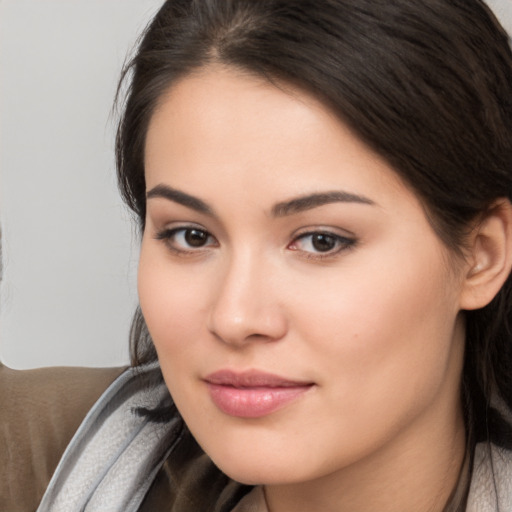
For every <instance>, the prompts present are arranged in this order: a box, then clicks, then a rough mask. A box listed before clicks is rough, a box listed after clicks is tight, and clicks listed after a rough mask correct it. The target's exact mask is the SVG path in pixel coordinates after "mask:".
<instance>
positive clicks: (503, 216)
mask: <svg viewBox="0 0 512 512" xmlns="http://www.w3.org/2000/svg"><path fill="white" fill-rule="evenodd" d="M470 242H471V243H470V247H471V249H470V254H469V255H468V257H467V262H468V266H467V272H466V275H465V276H464V283H463V288H462V293H461V301H460V308H461V309H466V310H471V309H479V308H483V307H484V306H486V305H487V304H489V302H491V301H492V299H493V298H494V297H495V296H496V294H497V293H498V292H499V290H500V289H501V287H502V286H503V284H504V283H505V281H506V279H507V277H508V276H509V274H510V271H511V268H512V205H511V203H510V201H509V200H508V199H499V200H498V201H496V202H494V203H493V205H492V206H491V207H490V208H489V209H488V210H487V211H486V212H485V213H484V214H483V217H482V218H481V220H480V221H479V222H478V224H477V225H476V226H475V228H474V230H473V233H472V234H471V240H470Z"/></svg>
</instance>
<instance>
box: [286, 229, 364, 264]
mask: <svg viewBox="0 0 512 512" xmlns="http://www.w3.org/2000/svg"><path fill="white" fill-rule="evenodd" d="M314 236H320V237H325V238H328V239H331V241H332V242H334V244H335V248H333V249H329V250H327V251H318V252H314V251H305V250H302V251H301V252H302V256H303V257H305V258H307V259H316V260H323V259H327V258H333V257H335V256H336V255H338V254H339V253H340V252H343V251H346V250H349V249H353V248H354V247H355V245H356V243H357V241H356V239H355V238H349V237H346V236H342V235H338V234H337V233H333V232H332V231H327V230H321V229H319V230H314V231H308V232H306V233H302V234H300V235H299V236H297V237H295V238H294V239H293V241H292V242H291V243H290V244H289V245H288V249H290V250H292V251H300V250H301V249H298V248H296V247H294V246H296V245H297V243H298V242H299V241H303V240H305V239H307V238H311V237H314ZM313 243H314V242H313V241H311V242H310V244H311V245H312V244H313Z"/></svg>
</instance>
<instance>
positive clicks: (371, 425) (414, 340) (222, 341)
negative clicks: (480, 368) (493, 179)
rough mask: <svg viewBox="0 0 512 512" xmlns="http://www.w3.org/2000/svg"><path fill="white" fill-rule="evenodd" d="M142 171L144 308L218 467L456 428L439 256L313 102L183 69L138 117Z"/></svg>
mask: <svg viewBox="0 0 512 512" xmlns="http://www.w3.org/2000/svg"><path fill="white" fill-rule="evenodd" d="M146 181H147V197H148V200H147V220H146V228H145V232H144V237H143V242H142V252H141V258H140V268H139V293H140V302H141V306H142V310H143V313H144V317H145V319H146V321H147V324H148V327H149V330H150V332H151V335H152V337H153V340H154V343H155V346H156V350H157V352H158V357H159V360H160V363H161V367H162V371H163V375H164V377H165V381H166V383H167V385H168V387H169V390H170V392H171V394H172V396H173V398H174V400H175V402H176V405H177V407H178V409H179V411H180V412H181V414H182V416H183V418H184V420H185V421H186V423H187V425H188V426H189V428H190V430H191V432H192V433H193V435H194V436H195V438H196V439H197V440H198V442H199V443H200V445H201V446H202V447H203V449H204V450H205V451H206V452H207V453H208V454H209V455H210V456H211V457H212V459H213V460H214V462H215V463H216V464H217V465H218V466H219V467H220V468H221V469H222V470H224V471H225V472H226V473H227V474H228V475H230V476H232V477H233V478H235V479H237V480H239V481H242V482H246V483H267V484H268V483H290V482H305V481H308V480H314V479H317V478H321V477H325V476H328V475H333V474H336V473H337V472H342V471H348V470H350V468H354V467H356V466H358V465H362V464H363V465H364V464H365V463H370V462H371V463H372V464H376V463H377V462H376V461H377V460H389V459H390V457H395V458H397V457H398V458H399V457H401V456H402V455H403V453H402V452H407V453H409V454H410V453H420V452H418V450H420V451H421V450H422V449H423V448H425V449H427V448H428V447H430V448H429V449H431V446H432V442H433V440H435V439H436V438H437V437H439V435H442V433H443V431H444V430H445V429H449V428H451V427H452V426H453V423H454V422H456V421H457V418H458V413H459V381H460V375H461V365H462V362H461V361H462V353H463V338H464V333H463V327H462V321H461V320H460V317H459V309H460V308H459V295H460V293H461V287H462V279H461V277H460V274H461V272H460V271H459V270H458V269H457V268H458V267H457V262H456V261H454V258H453V256H452V255H451V254H450V253H449V251H448V250H447V249H446V248H445V247H444V246H443V244H442V243H441V242H440V240H439V239H438V237H437V236H436V234H435V233H434V232H433V230H432V228H431V226H430V225H429V223H428V221H427V219H426V216H425V214H424V211H423V209H422V206H421V204H420V202H419V201H418V198H417V197H416V196H415V194H414V193H412V192H411V190H410V189H409V188H408V187H406V186H405V185H404V184H403V182H402V181H401V180H400V179H399V178H398V177H397V175H396V174H395V173H394V172H393V170H392V169H391V168H390V167H389V165H387V164H386V162H384V161H383V160H382V159H381V158H380V157H379V156H377V155H376V154H375V153H374V152H372V151H371V150H369V149H368V147H366V146H365V145H364V144H363V143H362V142H361V141H360V140H358V138H356V137H355V136H354V135H353V134H352V133H351V132H350V130H349V129H348V128H347V127H346V126H345V125H344V124H342V123H341V122H340V121H339V120H338V119H337V118H336V117H335V116H334V115H332V113H331V112H330V111H329V110H328V109H327V108H326V107H325V106H323V105H322V104H321V103H320V102H318V101H317V100H315V99H314V98H313V97H311V96H309V95H308V94H305V93H304V92H301V91H299V90H297V89H294V88H292V87H289V88H286V87H285V88H284V89H280V88H277V87H276V86H274V85H271V84H269V83H268V82H265V81H263V80H262V79H259V78H255V77H253V76H248V75H243V74H241V73H240V72H237V71H232V70H228V69H222V68H212V69H206V70H203V71H202V72H201V73H198V74H195V75H192V76H189V77H187V78H185V79H183V80H182V81H181V82H179V83H178V84H177V85H175V86H174V87H173V88H172V89H171V90H170V91H169V92H168V94H167V95H166V96H165V97H164V98H163V99H162V102H161V104H160V106H159V108H158V109H157V110H156V112H155V114H154V116H153V118H152V121H151V123H150V127H149V132H148V136H147V145H146ZM441 437H442V436H441Z"/></svg>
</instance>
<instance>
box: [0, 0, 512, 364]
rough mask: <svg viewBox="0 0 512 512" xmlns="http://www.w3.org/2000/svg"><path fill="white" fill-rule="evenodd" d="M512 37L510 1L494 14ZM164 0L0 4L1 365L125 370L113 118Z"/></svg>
mask: <svg viewBox="0 0 512 512" xmlns="http://www.w3.org/2000/svg"><path fill="white" fill-rule="evenodd" d="M490 3H491V5H492V6H493V7H494V8H495V10H496V12H497V14H498V15H499V16H500V18H501V20H502V23H504V24H505V25H506V27H507V29H508V30H509V32H511V33H512V0H494V1H492V2H490ZM161 4H162V0H0V219H1V223H2V227H3V238H4V271H5V272H4V273H5V275H4V282H3V284H2V287H1V289H0V359H1V360H2V361H3V362H4V363H5V364H7V365H9V366H12V367H15V368H28V367H35V366H50V365H90V366H109V365H118V364H125V363H127V361H128V351H127V339H128V329H129V323H130V318H131V316H132V313H133V310H134V307H135V304H136V286H135V272H136V264H137V251H138V240H137V236H136V234H134V233H133V230H132V227H131V223H130V216H129V215H128V213H127V211H126V209H125V207H124V206H123V205H122V204H121V201H120V199H119V197H118V193H117V189H116V184H115V172H114V160H113V152H112V148H113V132H114V126H113V123H112V120H111V119H109V114H110V111H111V107H112V100H113V97H114V93H115V88H116V83H117V78H118V75H119V72H120V69H121V66H122V63H123V60H124V58H125V56H126V54H127V52H128V50H129V49H130V48H132V46H133V44H134V42H135V39H136V36H137V34H138V33H139V32H140V30H141V29H142V27H143V26H144V25H145V23H146V21H147V20H148V19H149V17H150V15H151V14H152V13H154V12H155V11H156V9H157V8H158V7H159V6H160V5H161Z"/></svg>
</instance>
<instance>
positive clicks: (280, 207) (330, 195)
mask: <svg viewBox="0 0 512 512" xmlns="http://www.w3.org/2000/svg"><path fill="white" fill-rule="evenodd" d="M155 197H159V198H163V199H168V200H169V201H173V202H175V203H178V204H181V205H182V206H185V207H187V208H190V209H192V210H195V211H197V212H199V213H203V214H205V215H209V216H211V217H215V216H216V215H215V212H214V210H213V209H212V208H211V207H210V206H209V205H208V204H207V203H205V202H204V201H203V200H201V199H199V198H197V197H194V196H191V195H189V194H187V193H185V192H182V191H180V190H177V189H175V188H172V187H169V186H168V185H164V184H160V185H157V186H156V187H154V188H152V189H151V190H150V191H149V192H147V194H146V198H147V199H152V198H155ZM332 203H358V204H365V205H371V206H374V205H375V202H374V201H372V200H371V199H369V198H367V197H364V196H361V195H358V194H352V193H350V192H344V191H337V190H334V191H328V192H320V193H315V194H308V195H304V196H301V197H296V198H294V199H290V200H289V201H283V202H280V203H277V204H275V205H274V206H273V207H272V210H271V213H272V216H273V217H286V216H288V215H293V214H296V213H300V212H303V211H307V210H311V209H313V208H318V207H319V206H323V205H326V204H332Z"/></svg>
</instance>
